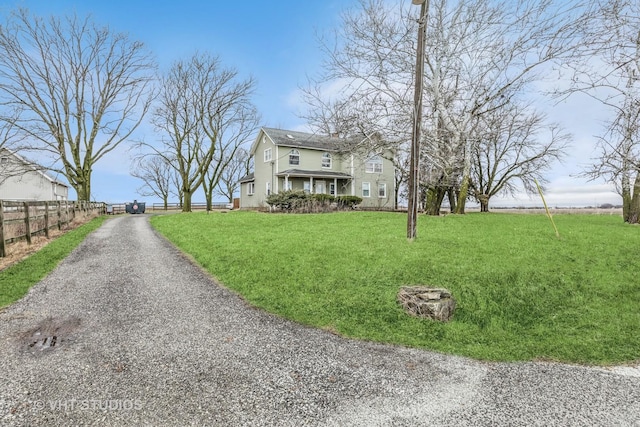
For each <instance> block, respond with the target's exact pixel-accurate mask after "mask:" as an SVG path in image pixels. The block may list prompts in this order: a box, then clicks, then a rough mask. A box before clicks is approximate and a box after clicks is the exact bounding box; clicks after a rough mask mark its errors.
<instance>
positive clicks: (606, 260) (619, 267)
mask: <svg viewBox="0 0 640 427" xmlns="http://www.w3.org/2000/svg"><path fill="white" fill-rule="evenodd" d="M555 222H556V224H557V226H558V228H559V231H560V235H561V238H560V239H557V238H556V236H555V234H554V231H553V229H552V227H551V225H550V223H549V220H548V219H547V218H546V217H545V216H544V215H518V214H467V215H464V216H453V215H449V216H442V217H427V216H421V217H420V219H419V223H418V239H417V240H416V241H414V242H408V241H407V239H406V238H405V233H406V216H405V215H403V214H396V213H376V212H347V213H335V214H324V215H323V214H320V215H281V214H264V213H262V214H261V213H255V212H231V213H226V214H222V213H214V214H204V213H202V214H180V215H170V216H157V217H153V218H152V224H153V225H154V226H155V227H156V228H157V229H158V230H159V231H160V232H161V233H162V234H164V235H165V236H167V237H168V238H169V240H171V241H172V242H174V243H175V244H176V245H177V246H178V247H179V248H181V249H182V250H183V251H185V252H186V253H189V254H190V255H191V256H193V258H194V259H195V260H196V261H197V262H198V263H200V264H201V265H202V266H203V267H204V268H205V269H206V270H208V271H209V272H210V273H211V274H212V275H213V276H214V277H216V278H217V279H219V280H220V281H221V282H222V283H223V284H224V285H225V286H227V287H229V288H231V289H234V290H236V291H237V292H239V293H240V294H241V295H242V296H243V297H244V298H245V299H246V300H247V301H249V302H251V303H252V304H254V305H255V306H258V307H261V308H264V309H266V310H268V311H270V312H273V313H276V314H278V315H281V316H284V317H287V318H290V319H293V320H295V321H297V322H301V323H303V324H307V325H312V326H315V327H319V328H324V329H327V330H331V331H334V332H336V333H339V334H341V335H344V336H348V337H356V338H361V339H366V340H374V341H381V342H388V343H395V344H400V345H406V346H413V347H421V348H428V349H432V350H436V351H440V352H445V353H454V354H459V355H465V356H470V357H474V358H478V359H484V360H504V361H513V360H540V359H543V360H556V361H563V362H572V363H584V364H595V365H609V364H620V363H625V362H634V361H637V360H640V277H638V272H639V271H640V257H639V256H638V248H640V228H638V227H634V226H629V225H627V224H624V223H623V222H622V219H621V218H620V217H618V216H599V215H560V216H556V217H555ZM413 284H428V285H434V286H439V287H440V286H442V287H446V288H448V289H449V290H451V291H452V292H453V295H454V297H455V298H456V300H457V310H456V313H455V316H454V319H453V320H452V321H451V322H449V323H446V324H442V323H437V322H432V321H429V320H422V319H417V318H412V317H409V316H407V315H405V314H404V312H403V310H402V309H401V307H400V306H399V304H398V303H397V302H396V294H397V291H398V289H399V288H400V286H403V285H413Z"/></svg>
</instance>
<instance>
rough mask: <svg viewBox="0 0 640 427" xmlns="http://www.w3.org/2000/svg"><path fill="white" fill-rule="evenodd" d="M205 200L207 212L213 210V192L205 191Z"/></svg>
mask: <svg viewBox="0 0 640 427" xmlns="http://www.w3.org/2000/svg"><path fill="white" fill-rule="evenodd" d="M204 197H205V200H206V202H207V212H209V211H211V210H213V194H211V192H210V191H207V192H206V193H205V194H204Z"/></svg>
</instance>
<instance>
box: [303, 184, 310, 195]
mask: <svg viewBox="0 0 640 427" xmlns="http://www.w3.org/2000/svg"><path fill="white" fill-rule="evenodd" d="M302 185H303V187H302V188H303V190H304V192H305V193H310V192H311V181H305V182H304V183H303V184H302Z"/></svg>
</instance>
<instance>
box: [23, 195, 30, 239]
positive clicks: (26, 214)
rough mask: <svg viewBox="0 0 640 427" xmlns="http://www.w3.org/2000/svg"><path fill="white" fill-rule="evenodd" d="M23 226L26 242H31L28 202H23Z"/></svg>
mask: <svg viewBox="0 0 640 427" xmlns="http://www.w3.org/2000/svg"><path fill="white" fill-rule="evenodd" d="M24 227H25V237H26V238H27V243H28V244H29V245H30V244H31V218H29V202H24Z"/></svg>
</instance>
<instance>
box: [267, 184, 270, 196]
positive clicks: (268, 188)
mask: <svg viewBox="0 0 640 427" xmlns="http://www.w3.org/2000/svg"><path fill="white" fill-rule="evenodd" d="M270 195H271V183H270V182H267V196H270Z"/></svg>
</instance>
